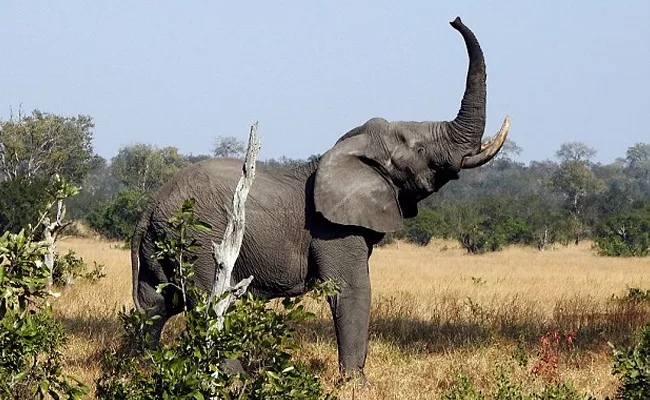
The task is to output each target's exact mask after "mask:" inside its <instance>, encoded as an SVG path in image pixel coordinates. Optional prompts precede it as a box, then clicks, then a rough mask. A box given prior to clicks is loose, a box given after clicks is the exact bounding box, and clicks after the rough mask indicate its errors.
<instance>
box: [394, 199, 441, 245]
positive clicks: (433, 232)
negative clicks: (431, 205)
mask: <svg viewBox="0 0 650 400" xmlns="http://www.w3.org/2000/svg"><path fill="white" fill-rule="evenodd" d="M447 232H448V228H447V223H446V221H445V219H444V217H443V215H442V214H440V213H439V212H437V211H434V210H431V209H428V208H422V209H421V210H420V211H419V212H418V216H417V217H415V218H413V219H407V220H406V221H405V222H404V229H403V230H402V231H401V232H400V234H399V236H400V238H404V239H407V240H408V241H410V242H411V243H414V244H417V245H420V246H426V245H428V244H429V242H430V241H431V238H433V237H439V238H443V237H446V236H447Z"/></svg>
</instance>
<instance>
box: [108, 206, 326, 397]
mask: <svg viewBox="0 0 650 400" xmlns="http://www.w3.org/2000/svg"><path fill="white" fill-rule="evenodd" d="M192 205H193V204H192V203H191V202H189V203H186V204H185V205H184V206H183V209H182V210H181V212H180V213H179V214H178V215H177V216H175V217H173V218H171V219H170V221H169V229H170V230H171V231H172V234H171V235H170V236H169V237H167V238H165V240H164V241H163V242H161V243H158V250H159V253H158V256H159V257H167V260H169V261H174V260H175V261H177V264H176V268H175V269H174V271H175V272H176V274H177V275H180V276H176V277H175V279H173V280H172V282H171V283H170V285H173V286H175V287H176V288H177V289H178V290H183V298H185V296H188V297H191V298H192V299H193V300H194V301H195V304H196V305H195V307H194V308H193V309H192V310H190V311H186V312H185V320H186V324H185V330H184V331H183V333H182V334H181V336H180V338H178V340H176V341H175V342H174V343H172V344H170V345H167V346H162V347H158V348H156V349H149V348H147V343H148V338H146V337H144V336H143V333H142V330H143V328H144V327H145V325H147V324H151V323H152V322H153V321H152V320H150V319H147V317H146V316H145V314H146V311H135V310H131V312H130V313H126V312H122V313H121V318H122V320H123V322H124V330H125V333H124V335H123V339H122V343H121V344H120V346H119V347H117V348H113V349H110V350H108V351H106V352H104V354H103V356H102V366H103V373H102V376H101V378H100V379H99V380H98V382H97V385H96V388H97V396H98V398H100V399H115V398H129V399H140V400H145V399H147V400H148V399H161V398H162V399H165V398H169V399H171V398H174V399H205V398H219V399H234V398H237V399H286V398H293V399H329V398H333V396H332V395H331V394H327V393H325V391H324V390H323V388H322V386H321V382H320V380H319V378H318V377H317V376H316V375H314V374H313V373H312V372H311V371H310V370H309V368H308V367H307V366H306V365H305V364H304V363H302V362H298V361H296V360H294V359H293V357H292V355H293V352H294V351H295V350H296V349H297V348H298V343H297V341H296V339H295V336H294V325H295V323H296V322H299V321H302V320H304V319H307V318H313V317H314V315H313V314H311V313H308V312H306V311H304V309H303V306H302V305H301V301H302V299H303V297H297V298H295V299H290V298H286V299H284V301H283V303H282V304H283V306H284V311H283V312H278V311H276V310H274V309H273V308H270V307H269V306H268V303H267V302H266V301H264V300H257V299H254V298H253V297H252V296H250V295H248V296H247V297H245V298H242V299H240V300H238V301H236V302H234V303H233V304H232V305H231V307H230V308H229V310H228V312H227V313H226V314H225V316H224V320H223V328H222V329H218V328H217V326H218V322H217V320H218V316H217V315H216V313H215V311H214V310H213V307H212V306H210V305H209V304H208V303H209V302H208V300H207V298H208V294H207V293H205V292H203V291H200V290H198V289H197V288H196V287H195V286H193V285H192V284H191V279H189V278H190V277H191V276H192V274H193V271H192V269H193V265H192V264H191V261H192V260H193V258H194V254H193V251H194V250H196V248H197V244H196V241H195V240H193V239H192V238H191V237H190V235H189V233H188V232H189V231H191V230H192V229H193V228H198V229H201V230H205V229H208V227H207V225H206V224H204V223H202V222H201V221H198V220H196V219H195V217H194V214H193V211H192ZM179 260H180V263H178V261H179ZM159 289H162V287H161V288H159ZM185 292H187V293H185ZM311 293H312V294H313V295H316V296H325V295H331V294H333V288H332V287H331V286H330V285H316V286H315V288H314V290H312V292H311ZM177 300H179V301H180V298H177ZM226 365H230V366H231V367H230V368H226V367H225V366H226Z"/></svg>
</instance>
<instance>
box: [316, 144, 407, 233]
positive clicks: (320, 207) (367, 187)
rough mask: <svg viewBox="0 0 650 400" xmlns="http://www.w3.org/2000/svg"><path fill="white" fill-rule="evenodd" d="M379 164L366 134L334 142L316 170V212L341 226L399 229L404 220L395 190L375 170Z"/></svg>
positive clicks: (388, 230)
mask: <svg viewBox="0 0 650 400" xmlns="http://www.w3.org/2000/svg"><path fill="white" fill-rule="evenodd" d="M380 164H381V163H380V162H379V161H378V159H377V152H376V151H373V146H372V145H371V144H370V138H369V136H368V135H366V134H359V135H355V136H352V137H349V138H346V139H345V140H341V141H339V142H337V144H336V145H335V146H334V147H333V148H332V149H331V150H329V151H328V152H327V153H325V155H323V157H322V158H321V160H320V163H319V165H318V169H317V171H316V177H315V182H314V203H315V206H316V211H318V212H320V213H321V214H323V216H324V217H325V218H327V219H328V220H329V221H331V222H334V223H337V224H341V225H355V226H362V227H364V228H368V229H371V230H373V231H376V232H385V233H387V232H394V231H397V230H400V229H401V228H402V227H403V225H404V221H403V218H402V212H401V209H400V207H399V203H398V200H397V189H396V188H395V187H394V186H393V184H392V183H391V182H390V180H389V179H388V177H385V176H384V175H382V173H381V172H380V171H379V168H378V167H379V165H380Z"/></svg>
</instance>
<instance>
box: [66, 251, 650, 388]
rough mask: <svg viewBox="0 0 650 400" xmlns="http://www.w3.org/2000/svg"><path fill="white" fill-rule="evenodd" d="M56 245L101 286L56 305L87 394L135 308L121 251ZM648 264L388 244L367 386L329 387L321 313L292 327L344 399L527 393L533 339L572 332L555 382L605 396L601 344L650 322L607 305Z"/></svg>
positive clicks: (331, 355)
mask: <svg viewBox="0 0 650 400" xmlns="http://www.w3.org/2000/svg"><path fill="white" fill-rule="evenodd" d="M60 247H61V249H62V250H67V249H68V248H72V249H75V250H76V251H77V253H78V254H79V255H81V256H82V257H84V259H86V260H87V261H97V262H100V263H104V264H105V265H106V274H107V277H106V278H105V279H103V280H101V281H100V282H99V283H98V284H96V285H89V284H84V283H79V284H76V285H74V286H73V287H71V288H70V289H67V290H66V291H65V292H64V293H63V295H62V296H61V298H60V299H58V300H57V301H56V303H55V304H54V307H55V309H56V312H57V315H58V317H59V318H60V319H61V320H62V321H63V322H64V323H65V325H66V327H67V329H68V331H69V336H70V342H69V346H68V349H67V351H66V362H67V368H68V371H69V372H72V373H75V374H78V375H80V376H81V377H82V378H83V379H84V380H85V381H86V382H88V383H89V384H91V385H92V382H93V381H94V380H95V379H96V378H97V377H98V376H99V360H98V355H99V352H100V351H101V349H102V348H104V347H105V346H107V345H109V344H111V343H113V342H114V341H115V338H116V335H118V334H119V330H120V323H119V321H118V318H117V312H118V310H119V309H120V308H121V307H122V306H123V305H126V306H127V307H131V306H132V300H131V267H130V262H129V254H128V252H127V251H125V250H123V249H120V248H119V244H117V245H116V244H112V243H108V242H102V241H96V240H88V239H83V240H82V239H70V240H66V241H65V242H63V243H62V244H61V246H60ZM648 267H650V262H649V260H648V259H647V258H646V259H614V258H602V257H598V256H596V255H594V253H593V251H592V250H591V248H590V244H589V243H584V244H582V245H580V246H578V247H574V246H571V247H568V248H562V249H557V250H554V251H547V252H538V251H537V250H535V249H529V248H510V249H507V250H505V251H502V252H499V253H493V254H486V255H480V256H469V255H466V254H465V253H464V252H463V251H462V250H461V249H459V248H458V247H457V246H455V245H454V244H453V243H444V242H437V243H433V244H431V245H430V246H428V247H426V248H419V247H415V246H412V245H409V244H404V243H401V244H399V245H391V246H388V247H385V248H381V249H377V250H375V252H374V254H373V256H372V258H371V268H370V271H371V279H372V284H373V306H372V319H371V327H370V330H371V333H370V335H371V344H370V349H369V354H368V360H367V363H366V374H367V376H368V378H369V379H370V381H371V382H372V386H371V387H370V388H364V389H359V388H355V387H354V386H353V385H344V386H337V380H338V370H337V354H336V342H335V338H334V332H333V328H332V324H331V321H330V315H329V310H328V309H327V307H326V305H325V304H318V303H313V302H312V303H311V304H309V308H311V310H312V311H314V312H315V313H316V315H317V316H318V318H317V319H316V320H314V321H309V322H307V323H305V324H304V325H302V326H300V327H299V335H300V339H301V342H302V344H303V348H302V349H301V350H300V352H299V354H298V356H299V357H300V358H301V359H303V360H304V361H306V362H308V363H310V364H311V365H312V366H313V367H314V368H316V369H318V370H319V371H320V374H321V375H322V376H323V378H324V380H325V381H326V384H327V385H328V386H329V387H330V388H333V389H335V390H337V391H338V393H339V394H340V396H341V397H342V398H344V399H345V398H353V397H354V398H357V399H407V398H408V399H435V398H439V397H440V396H441V394H442V393H443V391H444V390H445V389H447V388H448V387H449V386H450V384H451V382H452V379H453V377H454V373H455V372H456V371H459V370H462V371H465V372H466V373H468V374H469V375H470V376H471V377H473V378H474V380H475V382H476V384H477V386H478V387H480V388H484V389H489V388H490V385H492V384H493V382H494V374H495V371H496V370H497V367H498V366H500V367H501V368H503V369H505V370H506V371H507V372H508V373H509V374H510V376H512V377H513V378H514V379H515V380H517V381H518V382H520V383H522V384H523V385H524V386H526V387H530V388H536V387H541V385H543V384H544V379H543V377H541V376H538V375H536V374H534V373H532V372H531V366H532V365H533V364H534V363H535V362H536V357H537V355H536V354H537V347H538V340H539V338H540V337H541V336H542V335H543V334H544V333H546V332H547V330H549V329H552V330H558V331H560V332H569V331H574V332H576V334H577V338H576V341H575V346H574V348H573V349H572V350H570V351H565V352H564V353H563V354H562V355H561V357H560V361H559V363H558V366H557V371H558V373H559V375H560V377H561V378H563V379H570V380H572V381H573V382H574V383H575V386H576V387H577V388H579V389H580V390H583V391H585V392H587V393H590V394H592V395H596V396H599V397H601V396H604V395H611V394H612V393H613V392H614V390H615V386H616V380H615V378H614V377H613V376H612V375H611V351H610V349H609V347H608V346H607V342H608V341H612V342H614V343H626V342H627V341H629V340H630V338H631V334H632V332H633V331H634V330H635V329H637V328H638V327H639V326H640V325H641V324H643V323H644V322H647V321H648V320H649V317H650V311H649V310H648V308H647V307H646V306H644V305H639V304H633V303H626V302H620V301H619V302H617V301H612V299H611V297H612V295H621V296H622V295H624V294H625V291H626V288H627V287H629V286H638V287H649V286H650V285H649V284H648V281H647V280H648V278H646V274H644V272H645V271H646V270H647V269H648ZM172 322H173V323H172V324H171V326H169V328H168V329H166V337H167V340H170V339H169V338H170V336H173V334H174V333H175V332H177V331H178V330H179V326H180V321H179V319H176V320H175V321H172Z"/></svg>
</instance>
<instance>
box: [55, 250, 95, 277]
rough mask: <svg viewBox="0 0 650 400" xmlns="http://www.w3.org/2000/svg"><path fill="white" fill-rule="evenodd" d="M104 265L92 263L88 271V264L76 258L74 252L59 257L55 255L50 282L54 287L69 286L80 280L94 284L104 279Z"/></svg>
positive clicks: (69, 251)
mask: <svg viewBox="0 0 650 400" xmlns="http://www.w3.org/2000/svg"><path fill="white" fill-rule="evenodd" d="M105 276H106V274H105V273H104V265H103V264H98V263H97V262H96V261H94V262H93V269H92V270H90V271H88V264H86V262H85V261H84V259H83V258H81V257H77V253H76V252H75V251H74V250H68V252H67V253H66V254H65V255H63V256H61V255H59V254H57V255H56V256H55V258H54V270H53V271H52V281H53V282H54V284H55V285H58V286H64V285H69V284H71V283H72V282H73V281H74V280H75V279H77V278H82V279H85V280H86V281H88V282H90V283H96V282H98V281H99V280H100V279H101V278H103V277H105Z"/></svg>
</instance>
